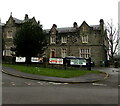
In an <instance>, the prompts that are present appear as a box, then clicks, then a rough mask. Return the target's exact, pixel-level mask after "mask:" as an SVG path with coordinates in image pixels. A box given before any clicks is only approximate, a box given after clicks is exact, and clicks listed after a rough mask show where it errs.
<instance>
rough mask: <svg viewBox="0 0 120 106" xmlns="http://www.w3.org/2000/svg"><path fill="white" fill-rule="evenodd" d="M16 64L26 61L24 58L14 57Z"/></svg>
mask: <svg viewBox="0 0 120 106" xmlns="http://www.w3.org/2000/svg"><path fill="white" fill-rule="evenodd" d="M15 61H16V62H25V61H26V57H16V60H15Z"/></svg>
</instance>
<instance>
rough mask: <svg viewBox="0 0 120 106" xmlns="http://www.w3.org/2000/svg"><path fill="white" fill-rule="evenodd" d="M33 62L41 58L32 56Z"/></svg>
mask: <svg viewBox="0 0 120 106" xmlns="http://www.w3.org/2000/svg"><path fill="white" fill-rule="evenodd" d="M31 62H36V63H37V62H39V58H38V57H31Z"/></svg>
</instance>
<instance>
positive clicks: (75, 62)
mask: <svg viewBox="0 0 120 106" xmlns="http://www.w3.org/2000/svg"><path fill="white" fill-rule="evenodd" d="M86 64H87V62H86V60H85V59H70V65H86Z"/></svg>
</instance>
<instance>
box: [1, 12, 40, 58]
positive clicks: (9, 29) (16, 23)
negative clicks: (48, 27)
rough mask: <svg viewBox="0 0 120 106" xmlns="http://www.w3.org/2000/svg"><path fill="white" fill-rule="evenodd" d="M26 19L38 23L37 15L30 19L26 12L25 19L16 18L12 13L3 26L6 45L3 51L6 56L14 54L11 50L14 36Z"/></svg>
mask: <svg viewBox="0 0 120 106" xmlns="http://www.w3.org/2000/svg"><path fill="white" fill-rule="evenodd" d="M26 21H31V22H32V23H33V24H38V23H37V21H36V19H35V17H33V18H31V19H30V18H29V17H28V15H27V14H25V17H24V20H19V19H17V18H14V17H13V16H12V13H11V15H10V17H9V19H8V21H7V22H6V24H5V25H4V26H3V28H2V29H3V39H4V45H5V47H4V51H3V55H4V57H6V58H7V57H11V56H12V55H13V54H14V53H12V51H11V47H14V44H13V37H14V36H15V33H16V31H17V30H18V29H19V28H20V26H21V25H22V24H23V23H24V22H26Z"/></svg>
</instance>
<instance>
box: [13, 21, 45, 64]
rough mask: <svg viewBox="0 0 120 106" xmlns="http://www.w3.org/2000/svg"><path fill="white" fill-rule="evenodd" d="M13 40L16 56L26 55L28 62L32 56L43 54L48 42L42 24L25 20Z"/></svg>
mask: <svg viewBox="0 0 120 106" xmlns="http://www.w3.org/2000/svg"><path fill="white" fill-rule="evenodd" d="M13 42H14V45H15V48H14V50H15V54H16V56H23V57H26V59H27V60H26V62H27V63H29V62H30V59H31V57H33V56H38V54H42V53H43V52H44V49H45V47H46V44H47V40H46V34H45V33H43V30H42V28H41V26H40V25H39V24H36V25H35V24H32V22H30V21H27V22H25V23H24V24H23V25H22V26H21V28H20V29H19V30H18V31H17V32H16V34H15V37H14V40H13Z"/></svg>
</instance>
